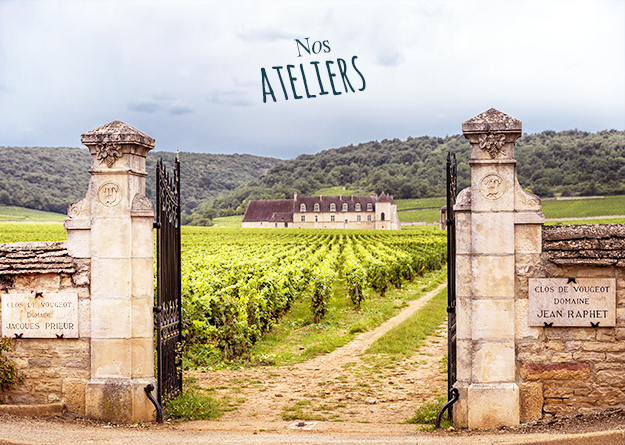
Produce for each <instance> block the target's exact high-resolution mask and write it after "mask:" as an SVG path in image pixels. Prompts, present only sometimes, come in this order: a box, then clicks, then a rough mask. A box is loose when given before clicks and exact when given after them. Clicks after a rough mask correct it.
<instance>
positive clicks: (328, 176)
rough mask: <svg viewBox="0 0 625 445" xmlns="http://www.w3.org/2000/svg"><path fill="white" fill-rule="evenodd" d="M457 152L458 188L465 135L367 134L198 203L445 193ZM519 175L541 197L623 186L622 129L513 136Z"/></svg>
mask: <svg viewBox="0 0 625 445" xmlns="http://www.w3.org/2000/svg"><path fill="white" fill-rule="evenodd" d="M448 152H452V153H455V154H456V159H457V161H458V190H461V189H463V188H465V187H468V186H469V185H470V167H469V162H468V161H469V158H470V148H469V142H468V141H467V140H466V139H465V138H464V136H462V135H454V136H446V137H444V138H442V137H428V136H421V137H418V138H413V137H408V139H406V140H405V141H403V140H400V139H392V140H388V139H385V140H383V141H380V142H378V141H371V142H366V143H361V144H358V145H349V146H346V147H341V148H336V149H331V150H324V151H322V152H320V153H317V154H314V155H310V154H304V155H300V156H298V157H297V158H295V159H293V160H289V161H285V162H283V163H280V164H278V165H276V166H275V167H273V168H272V169H270V170H269V172H268V173H267V174H266V175H264V176H262V177H260V178H258V179H255V180H253V181H251V182H249V183H247V184H243V185H241V186H239V187H237V188H236V189H234V190H230V191H225V192H223V193H221V194H220V195H219V196H218V197H216V198H215V199H213V200H211V201H210V202H209V203H206V205H205V206H202V207H201V208H200V211H204V212H208V213H209V214H213V215H214V214H233V213H243V212H244V211H245V207H246V203H247V202H249V201H250V200H252V199H284V198H290V197H292V196H293V192H295V191H297V192H298V193H299V194H300V195H310V194H313V193H315V191H317V190H319V189H321V188H325V187H333V186H346V188H348V189H352V190H353V189H360V190H363V191H370V192H375V193H381V192H382V191H384V192H386V193H387V194H391V195H394V197H395V198H428V197H435V196H444V195H445V159H446V157H447V153H448ZM515 158H516V160H517V176H518V180H519V183H520V184H521V186H523V187H524V188H525V189H526V190H529V191H531V192H533V193H535V194H537V195H539V196H541V197H549V196H554V195H561V196H586V195H597V194H602V195H615V194H623V193H625V132H623V131H616V130H604V131H600V132H597V133H589V132H586V131H579V130H577V129H576V130H569V131H561V132H555V131H544V132H542V133H539V134H524V135H523V136H521V137H520V138H519V139H518V140H517V143H516V147H515Z"/></svg>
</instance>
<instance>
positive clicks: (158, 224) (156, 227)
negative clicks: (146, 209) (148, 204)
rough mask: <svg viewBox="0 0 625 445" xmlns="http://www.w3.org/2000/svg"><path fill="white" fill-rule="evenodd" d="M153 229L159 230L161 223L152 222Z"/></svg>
mask: <svg viewBox="0 0 625 445" xmlns="http://www.w3.org/2000/svg"><path fill="white" fill-rule="evenodd" d="M153 227H154V228H155V229H160V228H161V222H160V221H154V226H153Z"/></svg>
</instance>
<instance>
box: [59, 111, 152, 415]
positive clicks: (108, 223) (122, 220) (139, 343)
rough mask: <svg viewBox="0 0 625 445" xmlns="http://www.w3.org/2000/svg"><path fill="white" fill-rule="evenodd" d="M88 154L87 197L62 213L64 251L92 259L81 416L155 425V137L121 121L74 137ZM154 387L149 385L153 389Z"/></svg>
mask: <svg viewBox="0 0 625 445" xmlns="http://www.w3.org/2000/svg"><path fill="white" fill-rule="evenodd" d="M81 142H82V143H83V144H84V145H86V146H87V147H88V148H89V152H90V153H91V169H90V170H89V173H90V174H91V179H90V182H89V190H88V191H87V195H86V196H85V197H84V198H83V199H82V200H81V201H78V202H77V203H75V204H72V206H70V208H69V210H68V219H67V220H66V221H65V227H66V228H67V229H68V234H67V236H68V250H69V252H70V254H71V255H73V256H75V257H82V258H91V320H90V321H91V378H90V380H89V382H88V383H87V386H86V389H85V405H86V415H87V416H89V417H94V418H100V419H104V420H109V421H119V422H133V421H149V420H153V419H154V406H153V405H152V404H151V403H150V401H149V399H148V398H147V396H146V394H145V391H144V387H145V386H146V385H148V384H150V383H151V384H154V385H155V383H156V381H155V379H154V346H153V341H154V339H153V335H154V334H153V332H154V328H153V313H152V308H153V305H154V298H153V297H154V231H153V219H154V211H153V208H152V204H151V202H150V201H149V199H148V198H146V196H145V178H146V176H147V173H146V169H145V164H146V156H147V154H148V152H149V151H150V150H151V149H152V148H154V139H152V138H151V137H149V136H146V135H145V134H143V133H141V132H140V131H137V130H136V129H134V128H132V127H130V126H129V125H126V124H125V123H123V122H120V121H114V122H111V123H109V124H106V125H103V126H102V127H99V128H96V129H95V130H91V131H89V132H87V133H85V134H83V135H82V137H81ZM155 386H156V385H155Z"/></svg>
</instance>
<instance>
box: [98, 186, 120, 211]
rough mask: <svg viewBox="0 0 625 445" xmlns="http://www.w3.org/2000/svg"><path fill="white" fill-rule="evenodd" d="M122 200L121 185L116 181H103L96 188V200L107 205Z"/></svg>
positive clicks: (113, 204) (109, 205) (112, 204)
mask: <svg viewBox="0 0 625 445" xmlns="http://www.w3.org/2000/svg"><path fill="white" fill-rule="evenodd" d="M121 200H122V187H121V185H119V184H118V183H116V182H112V181H109V182H105V183H104V184H102V185H101V186H100V188H99V189H98V201H100V203H101V204H103V205H105V206H107V207H113V206H116V205H117V204H119V201H121Z"/></svg>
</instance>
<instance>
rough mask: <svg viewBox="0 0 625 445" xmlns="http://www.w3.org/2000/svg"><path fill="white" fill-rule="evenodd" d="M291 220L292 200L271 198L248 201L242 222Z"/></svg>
mask: <svg viewBox="0 0 625 445" xmlns="http://www.w3.org/2000/svg"><path fill="white" fill-rule="evenodd" d="M259 221H270V222H293V200H292V199H271V200H257V201H250V203H249V204H248V205H247V209H246V210H245V216H243V222H259Z"/></svg>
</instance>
